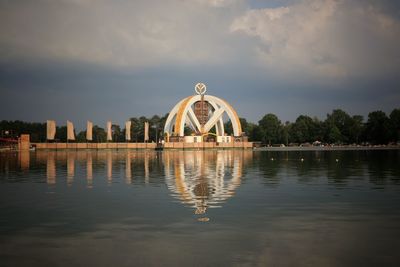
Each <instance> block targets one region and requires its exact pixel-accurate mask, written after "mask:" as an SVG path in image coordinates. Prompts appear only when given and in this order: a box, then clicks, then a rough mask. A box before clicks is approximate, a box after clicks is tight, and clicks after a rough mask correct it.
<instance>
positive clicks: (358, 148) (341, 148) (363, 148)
mask: <svg viewBox="0 0 400 267" xmlns="http://www.w3.org/2000/svg"><path fill="white" fill-rule="evenodd" d="M368 150H400V146H333V147H319V146H310V147H300V146H295V147H290V146H289V147H259V148H254V151H282V152H285V151H368Z"/></svg>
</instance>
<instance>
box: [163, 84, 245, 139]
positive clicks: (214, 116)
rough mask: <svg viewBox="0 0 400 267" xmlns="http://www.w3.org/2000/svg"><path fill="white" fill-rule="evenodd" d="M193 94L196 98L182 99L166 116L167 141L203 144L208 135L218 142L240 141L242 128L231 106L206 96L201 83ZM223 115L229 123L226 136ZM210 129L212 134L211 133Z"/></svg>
mask: <svg viewBox="0 0 400 267" xmlns="http://www.w3.org/2000/svg"><path fill="white" fill-rule="evenodd" d="M195 91H196V95H192V96H189V97H186V98H184V99H182V100H181V101H179V102H178V104H176V105H175V107H174V108H173V109H172V110H171V112H170V113H169V116H168V118H167V121H166V123H165V128H164V135H165V137H166V142H169V141H171V142H177V141H178V142H179V141H180V142H182V141H184V142H186V143H196V142H203V141H204V140H205V137H206V136H208V135H214V136H215V137H216V139H217V140H216V142H219V143H228V142H233V140H234V139H235V140H242V138H243V132H242V126H241V124H240V120H239V117H238V115H237V113H236V111H235V110H234V109H233V108H232V106H231V105H230V104H229V103H228V102H226V101H225V100H223V99H221V98H218V97H215V96H211V95H207V94H206V92H207V88H206V85H205V84H204V83H198V84H196V86H195ZM224 116H225V118H227V119H229V121H230V122H231V123H232V129H233V136H227V135H226V134H225V128H224ZM185 127H189V128H190V129H191V130H192V134H191V135H186V136H185ZM214 127H215V128H214ZM212 129H215V133H211V130H212ZM232 137H233V138H234V139H232Z"/></svg>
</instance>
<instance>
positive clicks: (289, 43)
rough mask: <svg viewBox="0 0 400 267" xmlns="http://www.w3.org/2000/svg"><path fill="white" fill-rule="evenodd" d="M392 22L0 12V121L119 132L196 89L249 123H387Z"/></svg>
mask: <svg viewBox="0 0 400 267" xmlns="http://www.w3.org/2000/svg"><path fill="white" fill-rule="evenodd" d="M399 10H400V5H396V4H393V1H377V0H367V1H361V0H355V1H350V0H300V1H291V0H287V1H281V0H279V1H278V0H271V1H257V0H248V1H246V0H193V1H189V0H165V1H156V0H146V1H145V0H137V1H122V0H118V1H109V0H58V1H54V0H35V1H30V0H19V1H8V0H0V20H1V23H0V32H1V34H0V93H2V98H3V99H2V102H3V103H2V105H1V107H0V112H1V114H2V115H3V116H4V117H3V118H5V119H14V118H19V119H32V120H45V119H47V117H46V114H49V113H51V112H52V110H53V107H54V105H55V106H56V107H57V108H58V110H57V112H58V113H57V114H58V115H56V116H58V117H60V118H62V119H67V118H70V117H68V116H69V115H68V114H72V118H71V119H73V118H77V119H81V118H80V116H79V114H82V113H88V114H93V116H97V117H99V118H104V117H107V116H108V118H119V119H120V120H122V119H121V118H122V117H123V116H131V115H141V114H149V110H148V107H149V105H148V104H144V103H143V101H140V100H139V99H143V97H146V96H147V95H148V94H149V92H153V94H156V95H157V96H159V97H158V98H156V99H154V100H153V102H152V104H153V105H154V106H155V107H156V108H155V109H152V112H157V113H159V114H164V113H166V112H168V108H170V106H172V105H173V104H174V103H175V101H177V100H179V99H180V98H182V97H184V96H186V94H188V93H189V94H190V93H192V85H193V84H195V83H196V82H198V81H204V82H206V83H207V84H208V85H209V88H210V89H211V91H210V92H213V93H215V94H220V95H221V96H228V97H227V98H228V100H230V101H231V102H233V104H234V105H235V106H237V107H238V109H239V112H240V114H242V115H243V116H245V117H248V118H250V119H251V120H253V121H255V120H257V119H258V118H260V116H262V115H263V114H265V113H266V112H273V113H276V114H278V115H280V116H282V117H283V118H282V119H283V120H287V119H290V120H293V119H295V117H296V116H297V115H299V114H301V113H304V114H310V115H316V116H320V117H322V116H324V115H325V114H326V113H327V112H330V111H331V108H344V109H347V110H349V111H350V112H357V113H361V114H363V115H365V114H367V112H369V111H371V110H373V109H386V111H389V109H391V108H394V107H397V106H398V104H397V103H398V102H399V99H400V95H399V92H398V86H399V84H400V81H399V78H398V77H399V76H400V73H399V72H400V68H399V65H400V56H399V53H398V47H400V20H399V17H400V12H399ZM186 88H188V89H186ZM232 92H234V93H232ZM94 95H95V96H96V99H93V98H92V96H94ZM66 98H68V99H70V101H72V102H73V103H74V108H73V111H71V108H70V107H67V106H66V104H63V102H62V99H66ZM110 99H116V100H117V101H114V102H113V103H110V102H109V100H110ZM166 99H168V101H167V100H166ZM310 99H312V100H313V102H311V100H310ZM94 100H95V102H94V103H97V106H95V104H93V105H92V106H90V105H89V104H90V103H93V101H94ZM282 100H284V101H285V103H286V104H285V105H282V104H280V103H281V101H282ZM11 103H13V104H11ZM49 103H52V104H49ZM105 103H107V104H105ZM108 103H109V104H108ZM34 105H35V106H34ZM36 105H37V106H39V108H36ZM100 107H101V108H100ZM88 108H90V110H86V109H88ZM83 109H85V110H83ZM16 114H17V115H16ZM109 114H110V115H109ZM90 118H91V117H90Z"/></svg>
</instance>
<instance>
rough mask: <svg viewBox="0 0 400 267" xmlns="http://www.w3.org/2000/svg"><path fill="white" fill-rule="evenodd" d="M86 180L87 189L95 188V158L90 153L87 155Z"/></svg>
mask: <svg viewBox="0 0 400 267" xmlns="http://www.w3.org/2000/svg"><path fill="white" fill-rule="evenodd" d="M86 180H87V187H88V188H93V158H92V153H91V152H90V151H89V152H87V153H86Z"/></svg>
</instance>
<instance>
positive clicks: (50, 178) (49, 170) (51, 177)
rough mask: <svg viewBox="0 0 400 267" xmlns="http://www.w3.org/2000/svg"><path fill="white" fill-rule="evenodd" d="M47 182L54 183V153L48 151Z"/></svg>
mask: <svg viewBox="0 0 400 267" xmlns="http://www.w3.org/2000/svg"><path fill="white" fill-rule="evenodd" d="M47 183H48V184H49V185H53V184H55V183H56V154H55V152H49V153H48V154H47Z"/></svg>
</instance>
